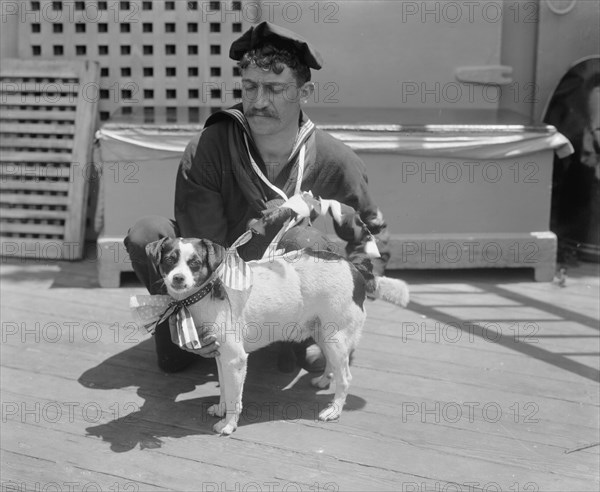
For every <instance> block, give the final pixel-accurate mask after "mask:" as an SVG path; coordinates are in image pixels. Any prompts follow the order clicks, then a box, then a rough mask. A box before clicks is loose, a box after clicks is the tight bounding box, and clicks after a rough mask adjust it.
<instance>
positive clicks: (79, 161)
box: [0, 59, 99, 260]
mask: <svg viewBox="0 0 600 492" xmlns="http://www.w3.org/2000/svg"><path fill="white" fill-rule="evenodd" d="M98 75H99V71H98V65H97V64H96V63H95V62H90V61H47V60H36V61H33V60H17V59H6V60H2V63H1V64H0V110H1V112H0V190H1V191H2V193H1V194H0V247H1V249H0V252H1V255H2V256H4V257H31V258H43V259H62V260H76V259H80V258H81V257H82V254H83V249H84V248H83V246H84V234H85V219H86V213H85V211H86V203H87V202H86V198H87V188H88V179H87V178H88V177H89V176H90V175H91V171H92V170H93V164H92V159H91V149H92V142H93V136H94V130H95V127H96V123H97V99H96V98H93V97H87V96H86V94H87V93H88V92H89V93H90V94H92V93H93V92H94V91H87V90H86V89H87V88H90V87H93V86H96V87H97V85H98Z"/></svg>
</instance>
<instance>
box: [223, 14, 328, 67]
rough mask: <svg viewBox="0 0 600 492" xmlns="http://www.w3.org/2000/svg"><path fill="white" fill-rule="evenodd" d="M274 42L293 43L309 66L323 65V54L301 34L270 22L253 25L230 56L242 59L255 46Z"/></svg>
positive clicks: (236, 43)
mask: <svg viewBox="0 0 600 492" xmlns="http://www.w3.org/2000/svg"><path fill="white" fill-rule="evenodd" d="M267 42H270V43H273V44H274V45H275V46H277V47H280V46H281V45H283V46H281V47H285V45H291V46H293V47H294V49H295V50H296V51H297V52H298V56H299V58H300V60H301V61H303V62H304V63H305V64H306V65H307V66H308V67H309V68H314V69H315V70H319V69H320V68H321V67H322V66H323V58H322V57H321V54H320V53H319V52H318V51H317V50H316V49H314V48H313V47H312V46H311V45H310V44H309V42H308V41H307V40H306V39H304V38H303V37H302V36H300V35H299V34H296V33H295V32H293V31H290V30H289V29H285V28H283V27H280V26H276V25H275V24H271V23H270V22H261V23H260V24H258V25H256V26H252V27H251V28H250V29H248V30H247V31H246V32H245V33H244V34H242V36H241V37H239V38H238V39H236V40H235V41H234V42H233V43H232V44H231V48H230V49H229V58H231V59H232V60H241V59H242V57H243V56H244V54H245V53H246V52H248V51H250V50H252V49H254V48H257V47H259V46H262V45H264V44H265V43H267Z"/></svg>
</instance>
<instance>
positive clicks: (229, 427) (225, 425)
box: [213, 419, 237, 436]
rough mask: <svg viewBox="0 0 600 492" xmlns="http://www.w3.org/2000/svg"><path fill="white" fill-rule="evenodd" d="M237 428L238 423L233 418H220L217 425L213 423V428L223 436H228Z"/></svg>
mask: <svg viewBox="0 0 600 492" xmlns="http://www.w3.org/2000/svg"><path fill="white" fill-rule="evenodd" d="M236 429H237V424H236V423H235V422H233V421H231V420H230V421H229V422H228V421H227V419H222V420H219V421H218V422H217V423H216V424H215V425H213V430H214V431H215V432H216V433H217V434H221V435H222V436H228V435H229V434H231V433H232V432H234V431H235V430H236Z"/></svg>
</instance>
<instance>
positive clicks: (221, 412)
mask: <svg viewBox="0 0 600 492" xmlns="http://www.w3.org/2000/svg"><path fill="white" fill-rule="evenodd" d="M207 412H208V415H210V416H212V417H224V416H225V405H224V404H223V403H215V404H214V405H211V406H210V407H208V410H207Z"/></svg>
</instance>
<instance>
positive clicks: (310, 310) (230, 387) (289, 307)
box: [147, 238, 408, 434]
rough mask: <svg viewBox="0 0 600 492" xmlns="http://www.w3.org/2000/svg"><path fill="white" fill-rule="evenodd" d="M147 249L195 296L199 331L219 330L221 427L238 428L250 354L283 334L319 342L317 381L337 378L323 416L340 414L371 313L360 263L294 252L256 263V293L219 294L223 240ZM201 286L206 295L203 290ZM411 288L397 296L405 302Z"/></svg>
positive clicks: (182, 290)
mask: <svg viewBox="0 0 600 492" xmlns="http://www.w3.org/2000/svg"><path fill="white" fill-rule="evenodd" d="M147 251H148V257H149V258H150V260H151V262H152V263H153V264H154V265H155V267H156V268H157V271H158V272H159V273H160V274H161V276H162V278H163V281H164V283H165V286H166V288H167V291H168V292H169V294H170V295H171V297H173V298H174V299H175V300H177V301H181V302H184V303H185V302H186V301H188V300H189V299H191V298H193V302H192V303H188V304H186V306H187V309H188V310H189V312H190V314H191V316H192V318H193V321H194V324H195V329H196V330H197V331H198V333H199V336H200V335H202V336H203V335H204V334H206V333H211V334H213V335H214V336H216V338H217V341H218V342H219V344H220V348H219V355H218V356H217V358H216V361H217V368H218V372H219V385H220V391H221V395H220V400H219V403H218V404H215V405H212V406H211V407H210V408H209V409H208V412H209V414H211V415H214V416H217V417H221V420H219V422H217V423H216V424H215V425H214V426H213V429H214V430H215V432H218V433H220V434H231V433H232V432H233V431H234V430H235V429H236V428H237V423H238V418H239V415H240V413H241V411H242V392H243V385H244V381H245V378H246V367H247V357H248V353H250V352H254V351H255V350H258V349H260V348H262V347H265V346H267V345H269V344H271V343H273V342H276V341H295V342H299V341H302V340H305V339H307V338H313V339H314V340H315V341H316V343H317V344H318V345H319V347H320V348H321V350H322V352H323V354H324V356H325V359H326V367H325V372H324V373H323V375H321V376H319V377H316V378H314V379H313V380H312V383H313V385H315V386H317V387H319V388H325V387H327V386H329V384H330V383H332V382H334V383H335V395H334V399H333V401H332V402H331V404H330V405H329V406H328V407H326V408H325V409H324V410H322V411H321V412H320V413H319V419H320V420H324V421H327V420H334V419H337V418H338V417H339V416H340V413H341V411H342V408H343V406H344V403H345V401H346V396H347V394H348V388H349V384H350V380H351V375H350V367H349V358H350V354H351V353H352V352H353V350H354V349H355V347H356V345H357V343H358V341H359V339H360V336H361V332H362V328H363V325H364V322H365V319H366V312H365V307H364V302H365V298H366V293H367V289H368V287H367V283H366V281H365V279H364V277H363V275H361V273H360V272H359V271H358V270H357V269H356V268H355V266H354V265H352V264H351V263H350V262H349V261H347V260H346V259H345V258H343V257H341V256H338V255H336V254H334V253H330V252H324V251H311V250H301V251H293V252H291V253H287V254H286V255H282V256H275V257H273V258H270V259H267V260H259V261H251V262H248V266H249V267H250V268H251V270H252V278H253V283H252V287H251V288H250V290H249V292H241V291H238V290H235V289H228V290H227V292H226V293H223V292H222V293H221V295H215V293H214V292H212V293H210V292H209V290H207V285H208V286H209V287H211V288H212V287H213V286H219V287H220V288H223V289H224V287H223V286H222V285H221V282H220V280H219V279H215V278H214V277H215V271H216V269H217V268H218V266H219V264H220V263H221V262H222V261H223V259H224V255H225V254H226V251H225V250H224V249H223V248H222V247H220V246H218V245H216V244H214V243H212V242H210V241H208V240H199V239H182V238H176V239H161V240H159V241H157V242H156V243H152V244H150V245H148V248H147ZM388 280H389V281H393V279H388ZM397 282H399V283H400V284H401V285H403V286H405V284H404V283H403V282H401V281H397ZM380 285H383V286H384V287H385V285H387V284H379V283H377V286H378V287H379V286H380ZM213 291H214V288H213ZM198 292H200V293H201V294H206V295H202V296H201V297H199V296H198ZM209 293H210V295H208V294H209ZM405 294H406V295H403V296H400V297H395V298H394V297H393V296H392V295H390V299H394V300H393V302H395V303H396V304H398V305H404V303H405V302H407V300H408V297H407V296H408V292H407V291H406V293H405Z"/></svg>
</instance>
